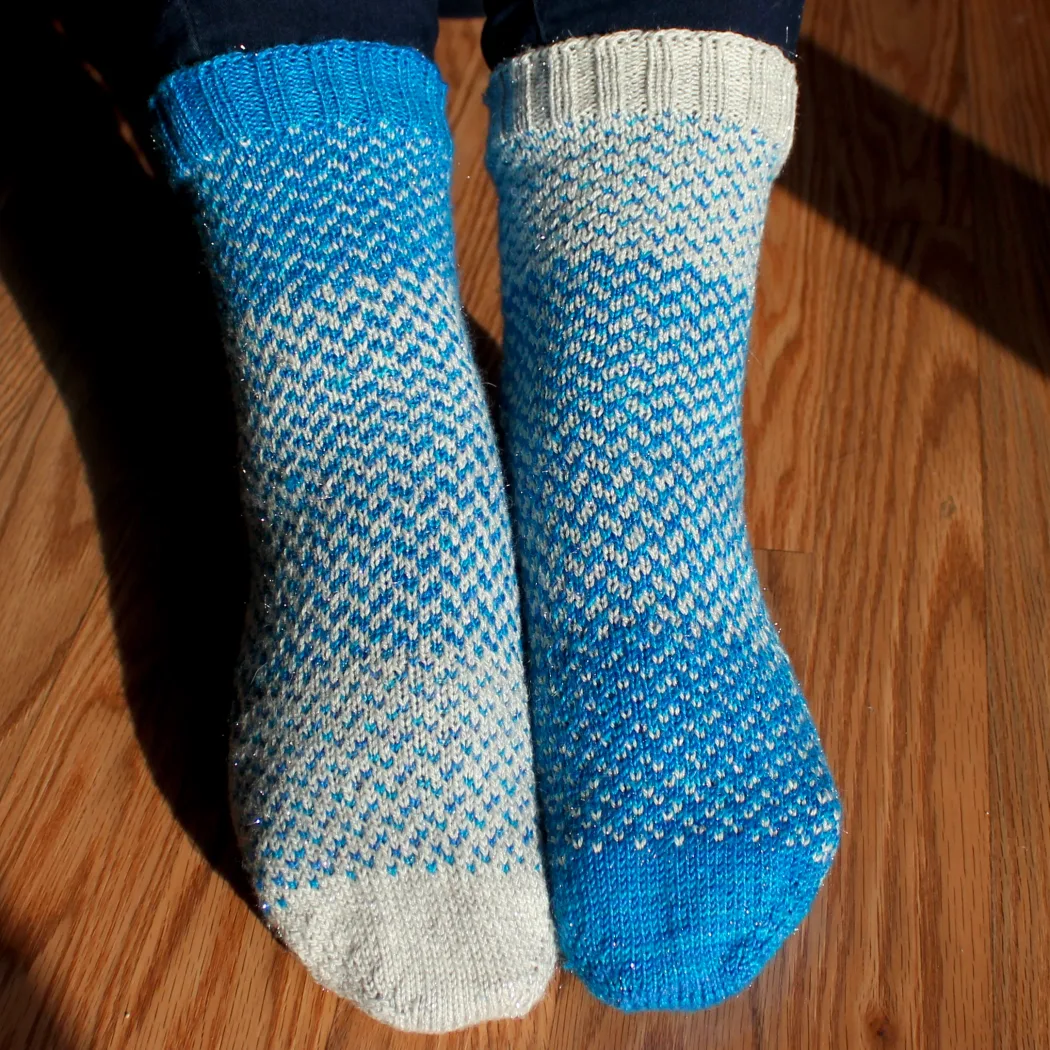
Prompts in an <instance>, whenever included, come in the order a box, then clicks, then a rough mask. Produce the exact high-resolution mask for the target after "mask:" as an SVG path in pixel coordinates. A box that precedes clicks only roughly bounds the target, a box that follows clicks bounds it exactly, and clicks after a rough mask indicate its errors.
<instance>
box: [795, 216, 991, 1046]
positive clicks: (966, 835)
mask: <svg viewBox="0 0 1050 1050" xmlns="http://www.w3.org/2000/svg"><path fill="white" fill-rule="evenodd" d="M884 236H885V237H887V238H890V239H891V241H892V243H891V244H887V245H885V246H884V248H883V251H881V252H880V253H879V254H880V255H882V256H883V258H885V257H886V256H887V255H892V254H893V253H894V252H897V253H898V258H899V264H898V269H899V271H901V272H894V270H893V269H891V268H890V267H888V266H886V265H885V264H884V263H882V262H881V261H876V259H874V258H872V256H871V255H870V254H869V253H867V252H866V251H865V250H863V249H861V248H859V247H857V246H856V245H855V244H853V245H851V244H849V243H848V242H846V241H845V238H844V236H843V235H841V234H840V235H839V241H840V244H839V247H838V251H837V253H836V254H837V260H836V262H835V264H834V265H832V266H829V268H828V272H829V273H834V274H835V275H836V279H835V280H834V281H833V282H830V281H829V282H828V289H827V298H826V300H825V302H824V303H823V304H818V303H816V302H815V303H812V304H811V308H812V309H817V310H821V309H823V311H824V312H826V315H827V317H828V319H829V325H830V326H831V327H830V328H829V330H828V331H827V333H826V338H828V339H829V340H830V341H831V343H832V346H831V348H829V351H828V375H827V377H826V380H825V397H826V404H827V414H826V426H827V429H826V433H825V435H824V439H823V448H822V452H821V463H822V473H821V478H820V488H819V492H820V497H819V498H820V500H821V505H822V530H821V532H822V535H821V542H820V544H819V545H818V547H817V551H816V557H817V566H818V574H819V577H820V579H819V583H818V585H817V598H816V603H817V613H816V628H815V632H814V637H813V639H812V642H811V646H810V652H809V658H808V668H807V679H808V681H809V682H810V683H811V689H812V692H811V695H810V700H811V703H812V706H813V708H814V713H815V716H816V717H817V719H818V722H819V724H820V725H821V728H822V730H823V733H824V739H825V743H826V746H827V749H828V752H829V755H830V758H831V763H832V767H833V768H834V770H835V771H836V773H837V775H838V777H839V781H840V787H841V789H842V793H843V801H844V808H845V813H846V823H845V834H844V840H843V847H842V851H841V855H840V858H839V863H838V865H837V866H836V869H835V870H834V872H833V874H832V878H831V881H830V885H829V887H828V907H829V909H830V911H831V915H830V922H829V925H828V931H829V934H830V935H831V939H830V941H829V943H828V945H827V947H826V956H825V957H826V973H825V978H824V980H825V987H826V988H828V989H831V992H830V994H827V995H825V996H824V997H823V999H822V1000H820V1003H819V1007H816V1008H815V1007H814V1004H813V1003H807V1004H806V1005H805V1006H803V1007H799V1008H798V1009H797V1010H796V1012H795V1020H796V1022H797V1023H798V1024H800V1025H801V1026H802V1028H803V1030H805V1031H806V1032H808V1037H807V1038H806V1039H802V1040H801V1045H810V1040H812V1041H816V1040H818V1038H819V1036H818V1033H820V1032H826V1033H831V1036H830V1040H831V1045H848V1046H853V1045H857V1046H861V1045H868V1043H869V1042H877V1043H878V1044H879V1045H902V1046H909V1047H931V1048H932V1047H939V1046H980V1045H982V1040H983V1039H984V1038H985V1033H986V1032H987V1031H988V1030H989V1027H990V1025H991V996H992V987H991V973H992V971H991V958H990V952H989V936H990V914H989V877H990V872H989V828H988V809H989V801H988V780H987V776H988V756H987V739H988V730H987V689H986V682H985V653H984V625H985V620H984V617H985V599H984V579H983V569H982V567H983V556H984V555H983V541H982V522H983V505H982V498H981V470H980V456H979V447H980V445H979V442H980V415H979V410H978V387H977V336H976V332H975V330H974V328H973V326H972V325H969V324H967V323H964V322H962V321H960V320H959V319H957V318H954V317H953V316H952V315H951V313H950V312H949V311H948V310H947V309H946V308H945V307H944V306H943V305H941V304H940V303H938V302H937V301H936V300H934V299H932V298H931V297H930V296H928V295H927V294H925V293H923V292H921V291H920V290H919V288H918V287H917V282H918V283H922V281H921V275H922V270H923V269H924V268H928V267H936V268H940V269H942V270H943V271H945V272H946V273H947V274H948V275H954V276H955V279H958V280H968V279H970V278H969V276H968V270H967V268H966V266H965V260H966V256H967V250H966V248H967V246H966V244H965V238H961V237H960V235H959V234H958V233H956V232H953V231H945V230H941V229H938V228H929V227H925V226H918V225H913V226H910V227H909V226H908V225H904V226H903V227H901V226H897V227H893V226H887V227H885V230H884ZM829 262H830V259H829ZM902 274H905V275H908V276H902ZM941 279H945V274H944V273H942V275H941ZM824 1038H828V1036H827V1035H825V1036H824Z"/></svg>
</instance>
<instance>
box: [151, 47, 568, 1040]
mask: <svg viewBox="0 0 1050 1050" xmlns="http://www.w3.org/2000/svg"><path fill="white" fill-rule="evenodd" d="M444 94H445V92H444V85H443V84H442V83H441V80H440V77H439V75H438V73H437V70H436V68H435V67H434V66H433V64H432V63H431V62H429V61H428V60H427V59H425V58H424V57H423V56H422V55H421V54H419V53H418V52H414V51H412V50H410V49H406V48H394V47H388V46H385V45H378V44H376V45H373V44H350V43H339V42H333V43H329V44H324V45H317V46H313V47H308V48H299V47H284V48H276V49H273V50H271V51H266V52H262V53H259V54H254V55H252V54H237V55H228V56H224V57H223V58H220V59H215V60H213V61H209V62H206V63H204V64H202V65H200V66H197V67H194V68H192V69H189V70H185V71H181V72H179V73H176V74H175V75H173V76H172V77H170V78H169V79H168V80H166V81H165V82H164V84H162V86H161V88H160V90H159V92H158V94H157V97H156V99H155V106H156V110H157V113H158V127H159V134H160V138H161V141H162V144H163V145H164V146H165V148H166V151H167V154H168V157H169V159H170V162H171V168H172V176H173V179H174V181H175V182H176V184H178V185H180V186H181V187H183V188H184V189H185V190H186V191H187V192H188V193H189V195H190V197H191V199H192V200H193V203H194V205H195V208H196V209H197V214H198V220H199V223H200V226H201V229H202V233H203V237H204V240H205V243H206V247H207V257H208V264H209V267H210V269H211V272H212V275H213V278H214V285H215V288H216V290H217V294H218V297H219V300H220V307H221V311H222V314H223V317H224V320H225V328H226V339H227V351H228V354H229V360H230V365H231V370H232V374H233V379H234V386H235V390H236V395H237V400H238V413H239V427H240V434H241V446H242V452H241V455H242V469H243V494H244V501H245V508H246V516H247V518H248V523H249V532H250V544H251V553H252V565H253V573H252V575H253V582H252V595H251V599H250V607H249V613H248V621H247V626H246V631H245V638H244V643H243V648H242V659H241V664H240V669H239V673H238V708H237V710H236V712H235V717H234V726H233V739H232V755H231V758H232V765H231V798H232V804H233V810H234V817H235V822H236V825H237V828H238V833H239V836H240V839H241V845H242V850H243V853H244V859H245V864H246V867H247V868H248V871H249V873H250V875H251V876H252V878H253V880H254V884H255V888H256V891H257V894H258V898H259V902H260V905H261V909H262V911H263V913H264V915H265V917H266V919H267V921H268V922H269V923H270V924H271V925H272V926H273V928H274V929H275V930H276V931H277V932H278V933H279V935H280V936H281V937H282V939H283V940H284V941H285V943H286V944H287V945H288V946H289V947H290V948H291V949H292V950H293V951H295V952H296V953H297V954H298V955H299V956H300V957H301V958H302V959H303V961H304V962H305V963H306V965H307V966H308V967H309V969H310V970H311V971H312V973H313V974H314V975H315V977H316V978H317V979H318V980H319V981H321V982H322V983H323V984H325V985H327V986H328V987H330V988H332V989H334V990H335V991H336V992H338V993H340V994H342V995H344V996H346V997H348V998H350V999H352V1000H353V1001H354V1002H355V1003H357V1004H358V1005H360V1006H361V1007H362V1008H363V1009H364V1010H366V1011H367V1012H368V1013H370V1014H371V1015H373V1016H374V1017H376V1018H378V1019H380V1020H383V1021H386V1022H388V1023H390V1024H393V1025H396V1026H398V1027H401V1028H406V1029H412V1030H420V1031H444V1030H450V1029H454V1028H458V1027H461V1026H463V1025H468V1024H473V1023H477V1022H480V1021H484V1020H488V1019H491V1018H498V1017H508V1016H518V1015H521V1014H524V1013H525V1012H526V1011H528V1010H529V1008H530V1007H531V1006H532V1005H533V1004H534V1003H535V1002H536V1001H537V999H538V998H539V997H540V996H541V995H542V994H543V991H544V989H545V987H546V985H547V982H548V979H549V977H550V976H551V973H552V971H553V967H554V957H555V948H554V935H553V930H552V927H551V923H550V919H549V914H548V902H547V896H546V888H545V883H544V878H543V873H542V870H541V865H540V860H539V852H538V842H537V836H536V816H535V802H534V797H533V781H532V756H531V743H530V736H529V722H528V715H527V708H526V700H525V692H524V683H523V670H522V665H521V654H520V625H519V619H518V593H517V587H516V583H515V578H514V566H513V556H512V551H511V546H510V540H509V527H508V521H507V511H506V500H505V495H504V489H503V482H502V478H501V473H500V467H499V461H498V456H497V450H496V445H495V442H494V437H493V433H492V430H491V426H490V422H489V418H488V415H487V411H486V403H485V398H484V395H483V390H482V386H481V383H480V380H479V377H478V374H477V371H476V369H475V367H474V363H473V359H472V356H471V351H470V345H469V342H468V339H467V336H466V333H465V329H464V324H463V319H462V314H461V310H460V306H459V300H458V291H457V282H456V273H455V264H454V259H453V248H452V225H451V214H450V200H449V178H450V172H451V153H452V151H451V141H450V136H449V132H448V128H447V125H446V123H445V118H444ZM187 425H192V420H188V421H187Z"/></svg>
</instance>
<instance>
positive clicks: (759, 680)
mask: <svg viewBox="0 0 1050 1050" xmlns="http://www.w3.org/2000/svg"><path fill="white" fill-rule="evenodd" d="M795 97H796V87H795V74H794V68H793V66H792V65H791V63H790V62H789V61H788V60H787V59H786V58H784V56H783V55H782V54H781V53H780V52H779V51H778V50H777V49H775V48H772V47H768V46H766V45H764V44H760V43H758V42H755V41H752V40H748V39H745V38H743V37H739V36H736V35H733V34H725V33H699V32H688V31H658V32H628V33H618V34H613V35H610V36H606V37H597V38H588V39H578V40H570V41H566V42H564V43H559V44H555V45H553V46H550V47H547V48H544V49H540V50H537V51H534V52H530V53H526V54H524V55H522V56H520V57H517V58H515V59H513V60H511V61H509V62H507V63H505V64H504V65H502V66H501V67H500V68H499V69H498V70H497V72H496V74H495V75H494V77H493V81H492V85H491V88H490V92H489V104H490V108H491V110H492V125H491V133H490V143H489V166H490V169H491V171H492V173H493V176H494V178H495V181H496V184H497V188H498V191H499V200H500V245H501V257H502V275H503V303H504V315H505V323H506V328H505V336H504V352H505V363H504V376H503V400H504V406H505V413H506V428H507V448H508V452H509V464H510V473H511V476H512V488H513V500H512V509H513V510H514V512H515V514H516V517H517V525H518V529H519V532H520V548H521V551H520V553H521V561H522V568H523V573H524V592H525V605H526V628H527V631H526V634H527V650H528V653H529V663H530V670H529V675H530V685H531V689H532V703H533V732H534V739H535V744H536V764H537V776H538V782H539V788H540V798H541V802H542V806H543V809H544V812H545V826H546V834H547V844H546V849H547V862H548V867H549V876H550V880H551V892H552V904H553V910H554V917H555V924H556V927H557V931H558V936H559V939H560V944H561V948H562V951H563V952H564V955H565V958H566V963H567V965H568V967H569V968H570V969H572V970H573V971H575V972H576V973H577V974H578V975H579V976H580V977H581V978H582V979H583V980H584V981H585V982H586V984H587V985H588V986H589V987H590V989H591V990H592V991H593V992H594V993H595V994H596V995H597V996H599V997H600V998H601V999H603V1000H605V1001H606V1002H609V1003H611V1004H613V1005H615V1006H618V1007H621V1008H623V1009H625V1010H643V1009H659V1008H663V1009H694V1008H700V1007H706V1006H709V1005H712V1004H714V1003H717V1002H719V1001H720V1000H722V999H724V998H725V997H727V996H729V995H732V994H733V993H735V992H737V991H739V990H740V989H742V988H743V987H744V986H745V985H747V984H748V983H749V982H750V981H751V980H752V978H753V977H754V976H755V975H756V974H757V973H758V971H759V970H760V969H761V968H762V966H763V965H764V964H765V963H766V961H767V960H768V959H769V958H770V957H771V956H772V955H773V954H774V953H775V952H776V950H777V948H778V947H779V946H780V944H781V943H782V941H783V940H784V939H785V938H786V937H787V936H788V935H789V934H790V933H791V932H792V930H794V929H795V927H796V926H797V925H798V923H799V922H800V920H801V919H802V918H803V917H804V915H805V914H806V912H807V910H808V909H809V907H810V904H811V901H812V899H813V897H814V895H815V894H816V892H817V889H818V887H819V886H820V884H821V882H822V880H823V878H824V876H825V874H826V872H827V871H828V869H829V867H830V865H831V862H832V859H833V857H834V855H835V851H836V848H837V844H838V838H839V825H840V807H839V801H838V797H837V794H836V790H835V785H834V783H833V781H832V777H831V774H830V772H829V770H828V767H827V764H826V761H825V757H824V754H823V751H822V749H821V745H820V741H819V739H818V736H817V731H816V728H815V727H814V724H813V722H812V720H811V718H810V715H809V713H808V711H807V708H806V703H805V700H804V698H803V696H802V694H801V692H800V690H799V686H798V683H797V681H796V679H795V676H794V675H793V673H792V670H791V666H790V663H789V661H788V658H787V656H786V655H785V653H784V650H783V648H782V647H781V645H780V642H779V640H778V637H777V633H776V630H775V628H774V625H773V623H772V622H771V620H770V617H769V614H768V612H767V610H766V607H765V604H764V601H763V598H762V593H761V589H760V584H759V579H758V576H757V574H756V572H755V566H754V561H753V557H752V550H751V546H750V543H749V540H748V536H747V528H746V522H745V519H744V509H743V498H744V449H743V437H742V422H741V416H742V407H741V403H742V391H743V383H744V372H745V360H746V354H747V344H748V336H749V328H750V320H751V313H752V305H753V301H754V288H755V278H756V268H757V261H758V256H759V247H760V243H761V239H762V231H763V225H764V222H765V215H766V209H767V202H768V198H769V193H770V187H771V183H772V181H773V179H774V177H775V175H776V174H777V172H778V171H779V169H780V166H781V165H782V163H783V161H784V159H785V157H786V155H787V152H788V149H789V146H790V141H791V137H792V129H793V121H794V112H795Z"/></svg>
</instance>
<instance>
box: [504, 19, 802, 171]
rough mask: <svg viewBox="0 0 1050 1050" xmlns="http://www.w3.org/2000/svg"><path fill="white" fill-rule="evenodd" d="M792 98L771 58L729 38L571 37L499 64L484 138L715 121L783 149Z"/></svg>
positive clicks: (789, 82)
mask: <svg viewBox="0 0 1050 1050" xmlns="http://www.w3.org/2000/svg"><path fill="white" fill-rule="evenodd" d="M797 93H798V89H797V86H796V82H795V67H794V64H793V63H792V62H791V61H790V60H789V59H787V58H786V57H785V56H784V54H783V52H781V51H780V49H779V48H776V47H772V46H770V45H769V44H762V43H759V42H758V41H757V40H752V39H750V38H749V37H744V36H739V35H737V34H736V33H700V32H694V31H692V30H686V29H661V30H656V31H653V32H643V31H639V30H631V31H628V32H625V33H610V34H609V35H608V36H595V37H581V38H576V39H572V40H566V41H564V42H563V43H560V44H552V45H550V46H549V47H544V48H539V49H538V50H535V51H527V52H526V53H525V54H523V55H519V56H518V57H517V58H513V59H510V60H509V61H507V62H504V63H502V64H501V65H500V66H499V67H498V68H497V69H496V71H495V72H494V73H493V75H492V80H491V82H490V84H489V89H488V94H487V96H486V100H487V102H488V104H489V108H490V109H491V111H492V134H493V135H494V136H501V135H508V134H516V133H518V134H520V133H522V132H528V131H533V132H542V131H547V130H550V129H552V128H555V127H558V126H562V125H565V124H569V123H572V124H580V123H590V122H591V121H595V120H597V121H598V122H601V121H602V120H603V119H604V118H608V117H612V116H621V117H632V116H640V115H642V114H667V115H671V116H682V117H692V118H697V119H699V120H701V121H707V120H713V119H720V120H725V121H728V122H730V123H733V124H739V125H742V126H744V127H749V128H754V129H755V131H756V132H758V133H759V134H761V135H762V136H763V138H766V139H767V140H769V141H770V142H771V143H783V145H784V147H785V153H786V148H787V147H788V146H790V144H791V137H792V134H793V132H794V126H795V101H796V97H797Z"/></svg>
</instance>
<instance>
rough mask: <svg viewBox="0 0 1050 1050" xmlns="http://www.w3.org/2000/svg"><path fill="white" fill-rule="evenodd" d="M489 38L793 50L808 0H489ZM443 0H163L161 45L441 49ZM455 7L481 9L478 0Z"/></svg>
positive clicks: (177, 63) (210, 54) (201, 55)
mask: <svg viewBox="0 0 1050 1050" xmlns="http://www.w3.org/2000/svg"><path fill="white" fill-rule="evenodd" d="M484 4H485V14H486V15H487V20H486V23H485V30H484V33H483V34H482V38H481V46H482V49H483V50H484V52H485V58H486V60H487V61H488V64H489V65H490V66H491V67H493V68H495V66H497V65H498V64H499V63H500V62H502V61H503V60H504V59H507V58H511V57H512V56H513V55H516V54H518V53H519V52H521V51H524V50H526V49H528V48H530V47H539V46H542V45H544V44H550V43H553V42H554V41H556V40H564V39H566V38H567V37H573V36H593V35H595V34H599V33H615V32H618V31H619V30H622V29H672V28H675V29H704V30H728V31H731V32H734V33H741V34H743V35H744V36H750V37H755V38H756V39H758V40H765V41H766V42H767V43H770V44H775V45H776V46H777V47H779V48H782V49H783V50H784V51H785V52H787V53H788V54H789V55H791V56H794V53H795V46H796V43H797V41H798V29H799V24H800V23H801V21H802V4H803V0H484ZM439 6H440V7H441V9H442V11H444V10H445V9H446V5H444V4H440V2H439V0H163V2H162V3H161V7H160V13H159V16H158V19H157V24H156V33H155V45H156V48H157V52H158V55H159V58H160V61H161V66H162V68H163V69H164V70H165V71H167V72H170V71H172V70H175V69H179V68H180V67H182V66H187V65H192V64H193V63H195V62H202V61H204V60H205V59H208V58H214V57H215V56H217V55H222V54H225V53H226V52H227V51H239V50H245V51H261V50H263V49H264V48H268V47H275V46H277V45H278V44H311V43H317V42H319V41H322V40H332V39H336V38H342V39H344V40H378V41H383V42H384V43H388V44H400V45H404V46H408V47H415V48H418V49H419V50H420V51H422V52H423V53H424V54H427V55H431V56H432V55H433V53H434V41H435V40H436V39H437V26H438V14H439ZM447 7H448V9H449V13H453V10H454V12H455V13H457V14H468V13H471V14H481V10H480V7H481V4H480V2H479V0H453V2H451V3H449V4H448V5H447Z"/></svg>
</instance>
